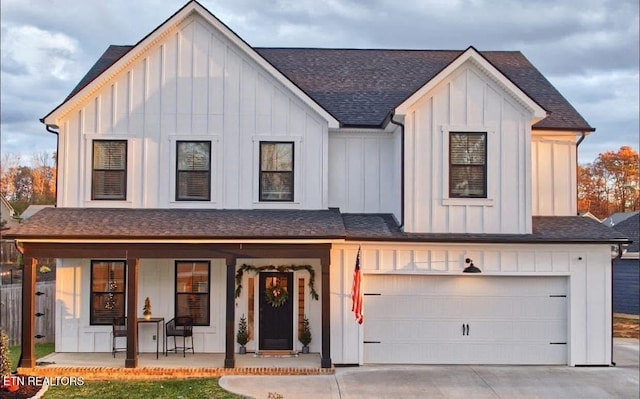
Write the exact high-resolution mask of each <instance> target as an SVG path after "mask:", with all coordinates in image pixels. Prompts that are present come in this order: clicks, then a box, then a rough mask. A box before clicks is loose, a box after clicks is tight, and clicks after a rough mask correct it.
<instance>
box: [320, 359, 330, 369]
mask: <svg viewBox="0 0 640 399" xmlns="http://www.w3.org/2000/svg"><path fill="white" fill-rule="evenodd" d="M320 367H322V368H323V369H330V368H331V358H330V357H323V358H322V359H320Z"/></svg>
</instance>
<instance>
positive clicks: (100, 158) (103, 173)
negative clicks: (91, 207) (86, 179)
mask: <svg viewBox="0 0 640 399" xmlns="http://www.w3.org/2000/svg"><path fill="white" fill-rule="evenodd" d="M91 199H94V200H124V199H127V142H126V141H125V140H94V141H93V178H92V189H91Z"/></svg>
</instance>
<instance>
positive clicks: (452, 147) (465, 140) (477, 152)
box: [449, 132, 487, 198]
mask: <svg viewBox="0 0 640 399" xmlns="http://www.w3.org/2000/svg"><path fill="white" fill-rule="evenodd" d="M449 198H487V133H486V132H450V133H449Z"/></svg>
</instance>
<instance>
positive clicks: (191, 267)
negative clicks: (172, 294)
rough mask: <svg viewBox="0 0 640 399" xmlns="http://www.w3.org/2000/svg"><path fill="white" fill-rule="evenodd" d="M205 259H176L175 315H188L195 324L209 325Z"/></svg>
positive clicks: (206, 263)
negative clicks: (193, 260)
mask: <svg viewBox="0 0 640 399" xmlns="http://www.w3.org/2000/svg"><path fill="white" fill-rule="evenodd" d="M209 271H210V264H209V262H207V261H196V262H191V261H176V307H175V309H176V317H181V316H189V317H191V318H192V319H193V325H195V326H208V325H209V274H210V273H209Z"/></svg>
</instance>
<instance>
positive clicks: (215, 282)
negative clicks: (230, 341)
mask: <svg viewBox="0 0 640 399" xmlns="http://www.w3.org/2000/svg"><path fill="white" fill-rule="evenodd" d="M210 270H211V276H210V282H211V286H210V295H211V297H210V304H209V306H210V312H211V313H210V325H209V326H194V331H193V343H194V347H195V351H196V352H199V353H208V352H224V345H225V330H224V326H225V312H226V308H225V306H226V305H225V303H226V302H225V292H226V286H225V279H226V265H225V263H224V260H223V259H211V269H210ZM56 273H57V279H56V312H55V315H56V323H55V328H56V334H55V345H56V351H57V352H111V326H110V325H108V326H107V325H91V323H90V291H89V289H90V287H91V281H90V279H91V261H90V260H88V259H65V260H63V261H62V264H59V265H58V267H57V271H56ZM138 278H139V281H138V284H139V288H138V309H139V310H138V315H137V317H142V308H143V306H144V300H145V298H146V297H149V299H150V300H151V309H152V315H153V317H164V319H165V322H168V321H169V320H170V319H171V318H173V316H174V315H175V311H174V307H175V294H174V293H175V263H174V260H172V259H142V260H140V268H139V276H138ZM156 331H157V330H156V324H154V323H143V324H140V326H139V330H138V333H139V334H138V342H139V345H140V346H139V350H140V351H141V352H155V350H156V341H155V340H154V339H153V337H154V336H155V335H156ZM156 338H157V339H160V341H159V344H160V348H162V330H160V336H159V337H156ZM120 344H121V343H120ZM171 345H173V341H172V342H171Z"/></svg>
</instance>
